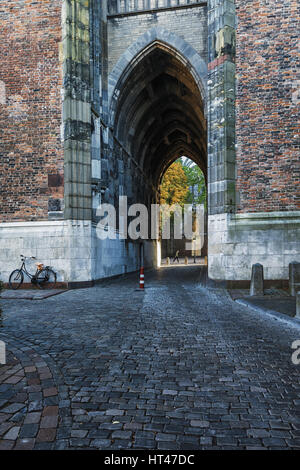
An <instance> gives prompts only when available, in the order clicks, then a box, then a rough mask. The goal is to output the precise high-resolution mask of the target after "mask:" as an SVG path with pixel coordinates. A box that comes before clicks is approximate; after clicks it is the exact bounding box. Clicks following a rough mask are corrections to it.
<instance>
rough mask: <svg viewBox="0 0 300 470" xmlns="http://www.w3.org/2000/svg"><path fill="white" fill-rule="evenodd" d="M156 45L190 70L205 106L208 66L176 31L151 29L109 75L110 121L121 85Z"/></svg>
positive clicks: (125, 54)
mask: <svg viewBox="0 0 300 470" xmlns="http://www.w3.org/2000/svg"><path fill="white" fill-rule="evenodd" d="M155 47H160V48H164V49H165V50H168V51H169V52H170V53H171V54H173V55H174V56H176V57H177V58H178V60H179V61H180V62H182V63H183V64H184V65H185V66H186V67H187V68H188V70H189V71H190V73H191V75H192V76H193V78H194V80H195V82H196V83H197V85H198V87H199V90H200V93H201V95H202V99H203V102H204V111H205V114H206V105H207V65H206V63H205V61H204V60H203V58H202V57H201V56H200V55H199V54H198V52H197V51H196V50H195V49H194V48H193V47H192V46H191V45H190V44H188V43H187V42H186V41H185V40H184V39H182V38H181V37H180V36H178V35H177V34H175V33H173V32H171V31H168V30H166V29H163V28H161V27H159V26H158V27H155V28H151V29H150V30H149V31H147V32H146V33H144V34H143V35H142V36H140V37H139V38H138V39H137V41H135V42H134V43H133V44H132V45H131V46H130V47H129V48H128V49H127V50H126V51H125V52H124V54H123V55H122V56H121V57H120V59H119V60H118V62H117V64H116V65H115V67H114V68H113V70H112V72H111V73H110V75H109V80H108V106H109V110H110V121H111V122H113V121H114V112H115V108H116V105H117V101H118V96H119V92H120V89H121V88H122V84H123V83H124V82H125V80H126V77H128V75H129V74H130V73H131V71H132V69H133V67H135V66H136V65H137V64H138V63H139V62H140V61H141V60H142V59H143V57H145V55H146V54H148V53H149V52H150V51H151V49H153V48H155Z"/></svg>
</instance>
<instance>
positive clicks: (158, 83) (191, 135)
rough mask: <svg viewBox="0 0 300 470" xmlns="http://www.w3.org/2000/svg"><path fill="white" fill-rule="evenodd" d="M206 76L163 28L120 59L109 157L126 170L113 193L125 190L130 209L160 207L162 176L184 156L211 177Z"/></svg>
mask: <svg viewBox="0 0 300 470" xmlns="http://www.w3.org/2000/svg"><path fill="white" fill-rule="evenodd" d="M206 73H207V71H206V64H205V62H204V61H203V59H202V58H201V57H200V55H199V54H198V53H197V52H196V51H195V50H194V49H193V48H192V47H191V46H190V45H189V44H188V43H187V42H186V41H184V40H183V39H182V38H180V37H178V36H177V35H175V34H174V33H171V32H168V31H165V30H163V29H162V28H152V29H151V30H150V31H148V32H147V33H146V34H144V35H143V36H141V37H140V38H139V39H138V41H136V42H135V43H134V44H132V45H131V46H130V47H129V49H127V51H126V52H125V53H124V54H123V55H122V56H121V58H120V59H119V61H118V63H117V65H116V66H115V68H114V69H113V71H112V73H111V74H110V76H109V94H108V101H109V107H108V109H109V113H108V114H109V119H110V129H111V132H112V135H111V140H110V142H111V146H112V147H111V152H110V154H111V155H113V160H111V161H113V162H115V165H116V164H117V165H118V167H119V168H122V170H121V172H122V173H121V176H119V178H118V179H116V185H119V187H117V186H116V185H115V186H114V188H112V190H111V194H119V195H120V194H121V191H123V194H124V195H126V196H128V205H130V204H135V203H143V204H145V205H146V206H147V207H148V208H150V205H151V204H153V203H157V202H159V193H158V187H159V183H160V180H161V176H162V174H163V173H164V172H165V170H166V168H167V167H168V166H169V165H170V164H171V163H172V162H173V161H174V160H176V159H177V158H179V157H181V156H182V155H186V156H188V157H190V158H191V159H192V160H194V161H195V162H196V163H197V165H198V166H199V167H200V168H201V169H202V171H203V173H204V174H205V177H206V176H207V137H206V127H207V125H206V103H207V92H206ZM108 165H111V168H112V163H111V164H110V163H109V161H108ZM113 171H114V170H113V168H112V170H111V172H112V173H113ZM120 179H121V181H122V183H121V185H122V186H121V188H120ZM150 243H151V242H150ZM150 243H149V245H150ZM151 250H152V251H153V246H151V248H149V250H148V252H149V253H150V252H151ZM146 251H147V250H146Z"/></svg>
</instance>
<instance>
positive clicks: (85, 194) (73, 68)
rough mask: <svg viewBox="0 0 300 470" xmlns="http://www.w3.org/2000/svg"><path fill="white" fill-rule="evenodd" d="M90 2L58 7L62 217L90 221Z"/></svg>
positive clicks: (64, 3)
mask: <svg viewBox="0 0 300 470" xmlns="http://www.w3.org/2000/svg"><path fill="white" fill-rule="evenodd" d="M89 6H90V2H89V1H87V0H86V1H83V0H72V1H68V0H64V2H63V10H62V12H63V13H62V30H63V39H62V62H63V84H64V88H63V90H62V92H63V93H62V95H63V131H62V134H63V135H62V137H63V140H64V153H65V219H71V220H85V221H89V220H91V215H92V193H91V93H90V11H89Z"/></svg>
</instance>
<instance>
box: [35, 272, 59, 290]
mask: <svg viewBox="0 0 300 470" xmlns="http://www.w3.org/2000/svg"><path fill="white" fill-rule="evenodd" d="M37 284H38V286H39V287H40V288H41V289H43V288H44V287H47V288H48V289H53V287H55V284H56V273H55V272H54V271H52V269H49V268H44V269H42V270H41V271H40V272H39V273H38V275H37Z"/></svg>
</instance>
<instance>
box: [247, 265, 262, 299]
mask: <svg viewBox="0 0 300 470" xmlns="http://www.w3.org/2000/svg"><path fill="white" fill-rule="evenodd" d="M250 295H264V268H263V266H262V265H261V264H259V263H256V264H253V266H252V273H251V286H250Z"/></svg>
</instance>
